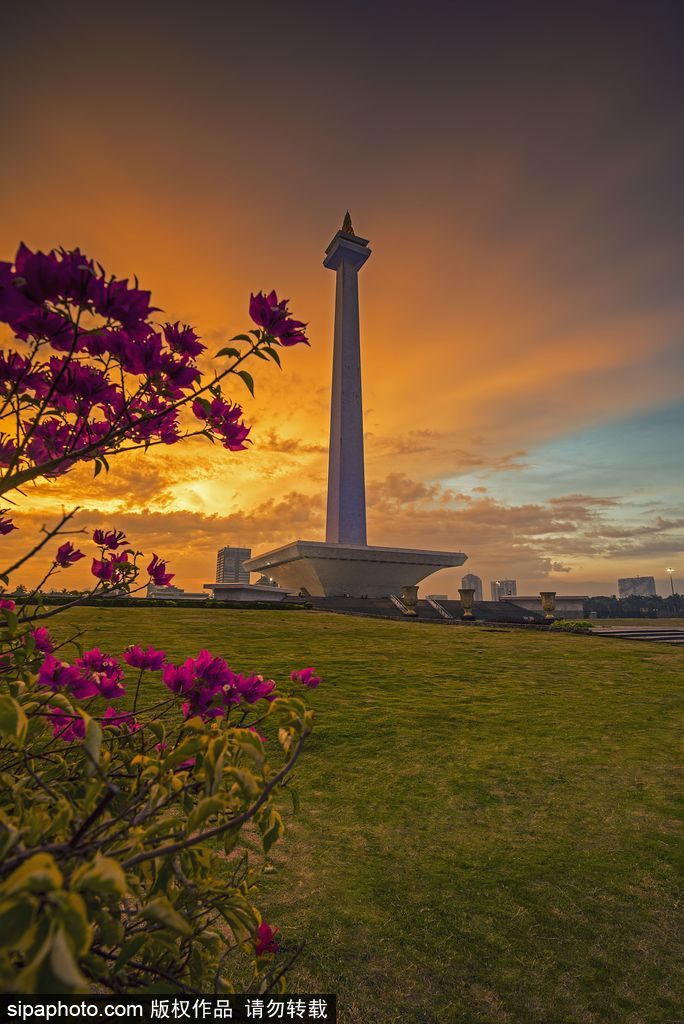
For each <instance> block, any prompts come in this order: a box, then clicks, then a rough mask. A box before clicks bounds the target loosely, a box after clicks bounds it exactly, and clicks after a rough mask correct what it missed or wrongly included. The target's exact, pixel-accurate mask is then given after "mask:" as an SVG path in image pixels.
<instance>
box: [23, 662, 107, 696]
mask: <svg viewBox="0 0 684 1024" xmlns="http://www.w3.org/2000/svg"><path fill="white" fill-rule="evenodd" d="M38 684H39V685H40V686H46V687H48V688H49V689H50V690H54V691H57V690H68V691H69V693H71V694H73V696H74V697H76V698H77V699H78V700H85V699H86V698H87V697H95V696H96V694H97V692H98V689H97V685H96V683H95V680H94V679H90V678H88V677H86V676H84V675H83V674H82V672H81V670H80V669H79V668H78V666H77V665H69V664H67V663H66V662H63V661H60V660H59V658H55V656H54V654H48V655H47V657H46V658H45V661H44V662H43V664H42V665H41V666H40V670H39V672H38Z"/></svg>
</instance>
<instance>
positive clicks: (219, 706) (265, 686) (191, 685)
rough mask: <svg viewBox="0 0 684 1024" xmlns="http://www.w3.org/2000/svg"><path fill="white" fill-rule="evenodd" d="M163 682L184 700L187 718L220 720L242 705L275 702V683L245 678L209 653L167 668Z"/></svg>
mask: <svg viewBox="0 0 684 1024" xmlns="http://www.w3.org/2000/svg"><path fill="white" fill-rule="evenodd" d="M162 682H163V683H164V685H165V686H167V687H168V688H169V690H171V691H172V692H173V693H176V694H178V695H179V696H182V697H185V698H186V700H185V703H184V704H183V713H184V715H185V716H186V718H190V717H192V716H193V715H199V716H200V717H201V718H204V719H209V718H217V717H219V716H220V715H225V713H226V711H227V710H228V709H229V708H230V707H232V706H233V705H235V704H239V703H240V701H244V702H245V703H246V704H254V703H256V701H258V700H268V701H271V700H273V699H274V698H275V692H274V691H275V683H274V682H273V680H272V679H264V677H263V676H259V675H249V676H244V675H242V674H241V673H239V672H233V670H232V669H231V668H230V666H229V665H228V664H227V663H226V662H225V661H224V660H223V658H217V657H215V656H214V655H213V654H211V653H210V652H209V651H207V650H202V651H200V652H199V654H198V655H197V657H196V658H188V659H187V660H186V661H184V662H183V663H182V664H181V665H171V664H167V665H165V666H164V670H163V675H162Z"/></svg>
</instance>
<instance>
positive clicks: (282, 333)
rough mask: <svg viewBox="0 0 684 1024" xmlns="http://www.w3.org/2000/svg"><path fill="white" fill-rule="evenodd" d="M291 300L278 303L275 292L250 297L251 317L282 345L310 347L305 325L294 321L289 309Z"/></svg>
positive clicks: (299, 321) (259, 293)
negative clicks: (304, 329) (288, 305)
mask: <svg viewBox="0 0 684 1024" xmlns="http://www.w3.org/2000/svg"><path fill="white" fill-rule="evenodd" d="M289 301H290V300H289V299H282V300H281V301H280V302H279V301H278V296H277V295H276V293H275V292H269V294H268V295H264V293H263V292H258V293H257V294H256V295H250V297H249V315H250V316H251V318H252V320H253V321H254V323H255V324H257V326H258V327H263V329H264V330H265V331H266V332H267V333H268V334H270V335H271V337H273V338H277V339H278V340H279V341H280V344H281V345H285V346H290V345H299V344H302V343H303V344H305V345H308V344H309V341H308V338H307V337H306V335H305V334H304V331H303V328H304V327H306V324H305V323H302V322H301V320H293V319H291V317H290V311H289V309H288V308H287V304H288V302H289Z"/></svg>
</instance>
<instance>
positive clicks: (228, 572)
mask: <svg viewBox="0 0 684 1024" xmlns="http://www.w3.org/2000/svg"><path fill="white" fill-rule="evenodd" d="M251 557H252V549H251V548H231V547H225V548H221V550H220V551H219V553H218V555H217V556H216V582H217V583H249V572H248V570H247V569H244V568H243V566H242V563H243V562H246V561H247V559H248V558H251Z"/></svg>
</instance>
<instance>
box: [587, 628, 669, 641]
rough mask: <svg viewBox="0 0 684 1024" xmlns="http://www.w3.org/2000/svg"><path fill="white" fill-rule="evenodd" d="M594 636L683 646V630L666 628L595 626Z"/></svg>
mask: <svg viewBox="0 0 684 1024" xmlns="http://www.w3.org/2000/svg"><path fill="white" fill-rule="evenodd" d="M592 632H593V634H594V636H601V637H608V638H612V639H617V640H646V641H647V642H650V643H653V644H684V629H677V628H674V629H673V628H672V627H668V626H651V627H649V626H625V627H623V626H595V627H594V629H593V630H592Z"/></svg>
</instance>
